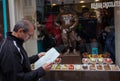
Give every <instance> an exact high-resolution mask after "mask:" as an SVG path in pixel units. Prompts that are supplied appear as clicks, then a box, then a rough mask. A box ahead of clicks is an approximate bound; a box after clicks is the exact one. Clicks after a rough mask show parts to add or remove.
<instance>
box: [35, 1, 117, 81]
mask: <svg viewBox="0 0 120 81" xmlns="http://www.w3.org/2000/svg"><path fill="white" fill-rule="evenodd" d="M108 1H113V0H69V1H68V0H46V1H45V2H44V10H43V12H40V11H39V9H38V11H37V23H38V26H39V27H38V32H39V33H38V39H39V40H40V41H42V47H43V49H42V50H43V51H47V50H49V49H50V48H51V47H55V48H56V47H57V48H59V49H60V50H58V51H60V52H61V54H62V55H61V56H60V57H59V58H58V59H57V60H56V61H55V64H54V65H53V67H52V72H50V73H49V74H48V76H46V77H45V78H43V79H46V78H47V79H50V80H51V79H55V80H56V79H57V80H58V79H60V80H63V81H68V80H69V81H73V80H76V81H79V80H80V81H88V79H85V78H86V77H87V78H89V80H90V81H93V80H95V81H101V80H103V81H104V80H105V81H109V80H110V81H112V80H113V78H110V77H111V76H113V75H111V74H114V72H115V73H116V80H117V79H118V74H117V73H118V72H119V67H118V65H117V64H116V62H115V59H116V58H115V54H116V53H115V22H114V8H113V7H108V8H97V9H93V8H91V4H92V3H103V2H108ZM37 8H39V7H37ZM41 15H42V16H41ZM70 27H74V28H73V29H72V30H71V29H70ZM66 29H68V30H66ZM64 30H65V31H66V32H64ZM73 32H74V33H73ZM63 48H65V50H64V49H63ZM39 51H40V50H39ZM61 71H62V72H61ZM79 71H80V72H79ZM104 72H107V74H105V75H104V76H101V75H102V74H103V73H104ZM109 72H110V73H109ZM91 73H92V74H93V75H91ZM82 74H83V75H82ZM109 74H110V75H109ZM50 75H51V76H50ZM71 76H72V77H71ZM73 76H74V78H73ZM79 76H82V78H80V77H79ZM97 76H99V77H97ZM100 76H101V77H100ZM65 77H71V78H65ZM106 77H109V78H106ZM113 77H115V76H113ZM63 78H65V79H63Z"/></svg>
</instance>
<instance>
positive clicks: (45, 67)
mask: <svg viewBox="0 0 120 81" xmlns="http://www.w3.org/2000/svg"><path fill="white" fill-rule="evenodd" d="M52 65H53V63H45V64H44V65H43V66H42V68H43V69H44V70H45V71H49V70H50V69H51V67H52Z"/></svg>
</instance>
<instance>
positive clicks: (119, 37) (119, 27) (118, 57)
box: [115, 7, 120, 66]
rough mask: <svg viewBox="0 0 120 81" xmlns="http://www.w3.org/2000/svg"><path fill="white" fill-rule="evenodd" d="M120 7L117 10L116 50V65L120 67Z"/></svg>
mask: <svg viewBox="0 0 120 81" xmlns="http://www.w3.org/2000/svg"><path fill="white" fill-rule="evenodd" d="M119 34H120V7H116V8H115V49H116V63H117V64H118V65H119V66H120V51H119V50H120V35H119Z"/></svg>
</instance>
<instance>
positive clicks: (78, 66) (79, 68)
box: [74, 64, 82, 70]
mask: <svg viewBox="0 0 120 81" xmlns="http://www.w3.org/2000/svg"><path fill="white" fill-rule="evenodd" d="M74 69H75V70H82V68H81V65H79V64H75V65H74Z"/></svg>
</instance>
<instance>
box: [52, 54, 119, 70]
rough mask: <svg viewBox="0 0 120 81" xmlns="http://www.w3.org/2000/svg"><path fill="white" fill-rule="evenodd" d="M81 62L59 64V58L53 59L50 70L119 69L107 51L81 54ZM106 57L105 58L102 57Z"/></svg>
mask: <svg viewBox="0 0 120 81" xmlns="http://www.w3.org/2000/svg"><path fill="white" fill-rule="evenodd" d="M82 56H83V57H84V58H82V64H60V62H61V58H57V59H56V60H55V64H53V66H52V68H51V70H61V71H75V70H76V71H120V69H119V67H118V65H115V64H113V61H112V59H111V58H110V55H109V54H108V53H105V55H104V54H95V55H92V54H88V53H84V54H82ZM104 57H107V58H104Z"/></svg>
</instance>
